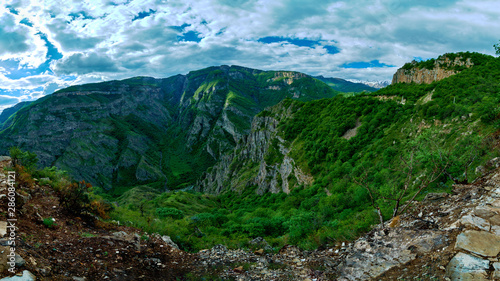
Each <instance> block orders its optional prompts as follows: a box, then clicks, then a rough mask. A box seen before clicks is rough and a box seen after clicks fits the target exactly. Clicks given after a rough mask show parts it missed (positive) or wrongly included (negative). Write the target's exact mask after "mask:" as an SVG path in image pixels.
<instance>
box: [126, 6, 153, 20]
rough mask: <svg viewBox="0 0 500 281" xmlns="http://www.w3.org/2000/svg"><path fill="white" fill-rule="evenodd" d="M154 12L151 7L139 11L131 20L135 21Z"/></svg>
mask: <svg viewBox="0 0 500 281" xmlns="http://www.w3.org/2000/svg"><path fill="white" fill-rule="evenodd" d="M154 13H156V11H155V10H152V9H149V12H146V11H144V12H140V13H139V14H138V15H137V16H135V17H134V18H133V19H132V21H136V20H140V19H143V18H145V17H149V16H150V15H152V14H154Z"/></svg>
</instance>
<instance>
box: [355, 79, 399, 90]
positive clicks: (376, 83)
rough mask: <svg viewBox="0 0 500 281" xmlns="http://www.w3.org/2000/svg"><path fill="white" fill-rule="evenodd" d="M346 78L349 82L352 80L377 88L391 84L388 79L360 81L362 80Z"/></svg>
mask: <svg viewBox="0 0 500 281" xmlns="http://www.w3.org/2000/svg"><path fill="white" fill-rule="evenodd" d="M346 80H347V81H349V82H353V83H362V84H365V85H367V86H370V87H373V88H377V89H382V88H385V87H387V86H389V85H390V84H391V82H389V81H362V80H356V79H346Z"/></svg>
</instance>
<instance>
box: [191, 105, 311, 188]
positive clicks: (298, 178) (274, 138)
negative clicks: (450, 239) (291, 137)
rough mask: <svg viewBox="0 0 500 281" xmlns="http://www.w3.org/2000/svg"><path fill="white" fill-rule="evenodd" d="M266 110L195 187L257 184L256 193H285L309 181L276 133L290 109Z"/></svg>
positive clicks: (229, 186)
mask: <svg viewBox="0 0 500 281" xmlns="http://www.w3.org/2000/svg"><path fill="white" fill-rule="evenodd" d="M268 110H270V114H269V115H271V116H256V117H255V118H254V119H253V122H252V128H251V132H250V134H248V135H246V136H243V137H242V139H241V141H240V142H239V143H238V144H237V146H236V147H235V149H234V150H233V152H232V153H229V154H226V155H224V156H222V157H221V160H220V161H219V162H218V163H217V164H216V165H215V166H213V167H212V168H211V169H209V171H208V172H207V173H205V175H204V176H203V177H202V180H200V181H199V182H198V183H197V185H196V189H197V190H199V191H203V192H208V193H213V194H218V193H220V192H222V191H224V190H226V189H231V190H234V191H241V190H242V189H244V188H247V187H251V186H257V193H259V194H263V193H266V192H272V193H278V192H285V193H289V192H290V189H291V188H293V187H295V186H297V185H310V184H311V183H312V182H313V178H312V176H310V175H308V174H307V173H305V172H304V171H303V170H302V169H301V168H300V167H299V166H297V165H296V163H295V161H294V159H293V158H291V157H290V156H289V154H290V148H289V144H287V142H286V141H285V140H284V139H283V138H281V137H280V136H279V131H278V124H279V122H280V120H282V119H284V118H289V117H290V116H291V112H292V109H291V108H285V107H283V106H282V105H281V104H280V105H278V106H276V107H273V108H271V109H268Z"/></svg>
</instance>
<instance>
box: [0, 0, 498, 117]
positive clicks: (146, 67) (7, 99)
mask: <svg viewBox="0 0 500 281" xmlns="http://www.w3.org/2000/svg"><path fill="white" fill-rule="evenodd" d="M0 3H2V4H0V5H1V6H0V110H2V109H4V108H6V107H9V106H12V105H14V104H16V103H18V102H20V101H25V100H33V99H36V98H39V97H41V96H43V95H46V94H50V93H52V92H53V91H54V90H56V89H59V88H62V87H66V86H69V85H73V84H81V83H88V82H97V81H105V80H113V79H123V78H128V77H132V76H138V75H141V76H153V77H157V78H162V77H168V76H171V75H174V74H179V73H181V74H186V73H188V72H189V71H191V70H196V69H200V68H204V67H208V66H212V65H222V64H226V65H241V66H247V67H252V68H258V69H263V70H295V71H301V72H305V73H307V74H312V75H324V76H327V77H340V78H345V79H361V80H369V81H374V80H391V78H392V74H393V73H394V72H395V71H396V69H397V68H398V67H400V66H402V65H403V64H404V63H405V62H408V61H411V60H412V59H417V60H418V59H427V58H432V57H437V56H438V55H440V54H443V53H446V52H457V51H477V52H482V53H487V54H494V49H493V47H492V45H493V44H495V43H497V42H498V40H499V39H500V20H499V19H500V7H499V6H498V1H496V0H495V1H483V0H471V1H469V0H466V1H451V0H442V1H435V0H387V1H386V0H378V1H377V0H368V1H363V0H359V1H333V0H332V1H330V0H310V1H307V0H168V1H161V0H157V1H154V0H128V1H123V0H102V1H98V0H96V1H93V0H85V1H82V0H76V1H68V0H66V1H51V0H46V1H42V0H41V1H29V0H27V1H23V0H19V1H15V0H14V1H12V0H6V1H5V0H4V1H1V2H0Z"/></svg>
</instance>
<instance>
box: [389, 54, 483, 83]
mask: <svg viewBox="0 0 500 281" xmlns="http://www.w3.org/2000/svg"><path fill="white" fill-rule="evenodd" d="M473 65H474V63H473V62H472V60H471V58H463V57H461V56H458V57H454V58H452V59H450V57H448V56H442V57H440V58H438V59H437V60H431V61H428V62H427V64H426V65H425V66H419V63H417V62H416V61H413V62H412V63H410V64H406V65H405V66H404V67H403V68H400V69H398V70H397V71H396V73H395V74H394V76H393V78H392V84H396V83H412V82H415V83H417V84H422V83H425V84H430V83H432V82H434V81H439V80H442V79H444V78H448V77H450V76H451V75H454V74H456V73H458V72H459V71H460V69H462V68H469V67H471V66H473Z"/></svg>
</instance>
